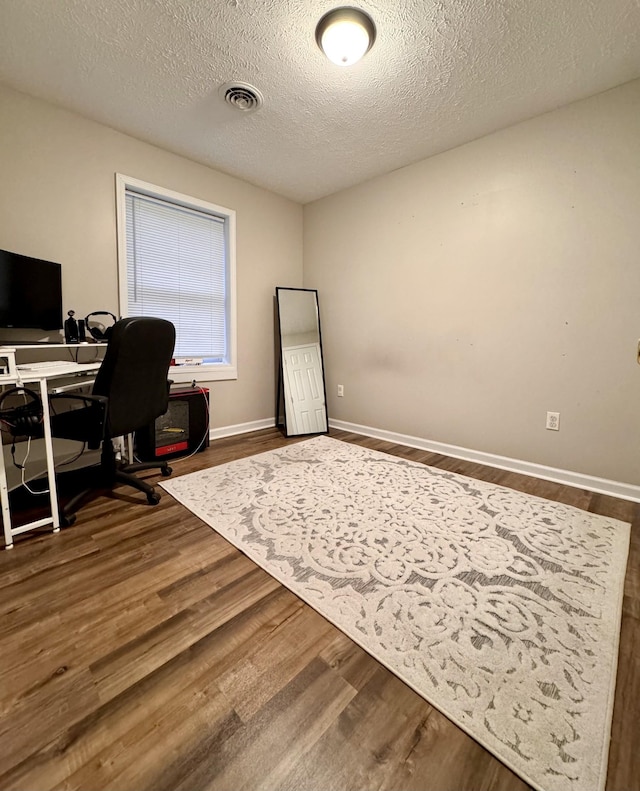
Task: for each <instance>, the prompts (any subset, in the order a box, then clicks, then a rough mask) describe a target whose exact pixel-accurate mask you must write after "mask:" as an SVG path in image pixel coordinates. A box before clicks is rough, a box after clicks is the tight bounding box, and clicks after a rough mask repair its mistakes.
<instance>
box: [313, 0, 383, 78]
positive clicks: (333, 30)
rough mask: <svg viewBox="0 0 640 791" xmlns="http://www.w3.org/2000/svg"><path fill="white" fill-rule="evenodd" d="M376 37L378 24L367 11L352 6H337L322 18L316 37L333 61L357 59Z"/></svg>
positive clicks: (349, 62)
mask: <svg viewBox="0 0 640 791" xmlns="http://www.w3.org/2000/svg"><path fill="white" fill-rule="evenodd" d="M375 40H376V26H375V25H374V24H373V20H372V19H371V17H370V16H369V15H368V14H365V12H364V11H361V10H360V9H359V8H352V7H351V6H344V7H342V8H334V9H333V11H329V12H328V13H327V14H325V15H324V16H323V17H322V19H321V20H320V21H319V22H318V26H317V27H316V41H317V43H318V46H319V47H320V49H321V50H322V51H323V52H324V54H325V55H326V56H327V57H328V58H329V60H330V61H331V62H332V63H335V64H336V65H338V66H351V65H352V64H353V63H357V62H358V61H359V60H360V58H362V57H363V55H365V54H366V53H367V52H368V51H369V50H370V49H371V47H372V45H373V42H374V41H375Z"/></svg>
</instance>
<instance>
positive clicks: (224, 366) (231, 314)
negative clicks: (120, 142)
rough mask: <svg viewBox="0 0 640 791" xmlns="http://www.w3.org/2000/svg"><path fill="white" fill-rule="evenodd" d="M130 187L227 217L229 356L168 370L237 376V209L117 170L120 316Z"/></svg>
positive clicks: (186, 378)
mask: <svg viewBox="0 0 640 791" xmlns="http://www.w3.org/2000/svg"><path fill="white" fill-rule="evenodd" d="M127 190H130V191H132V192H138V193H140V194H141V195H148V196H149V197H152V198H158V199H159V200H165V201H167V202H170V203H176V204H178V205H179V206H185V207H186V208H188V209H196V210H199V211H203V212H205V213H207V214H211V215H214V216H216V217H221V218H222V219H223V220H224V228H225V247H226V253H227V261H226V267H227V321H228V332H229V335H228V339H229V349H228V352H229V354H228V360H227V362H224V363H205V364H203V365H176V366H173V367H172V368H171V370H170V372H169V374H170V378H171V379H172V380H173V381H174V382H191V381H193V380H194V379H198V380H200V381H205V382H213V381H218V380H224V379H237V378H238V364H237V359H238V356H237V355H238V349H237V328H236V322H237V318H236V315H237V311H236V213H235V211H234V210H233V209H226V208H224V207H223V206H216V205H215V204H214V203H208V202H207V201H203V200H200V199H199V198H192V197H190V196H189V195H183V194H182V193H179V192H173V191H172V190H168V189H165V188H164V187H158V186H157V185H155V184H149V183H148V182H146V181H140V179H134V178H131V177H130V176H124V175H123V174H121V173H116V229H117V237H118V296H119V303H120V304H119V310H120V316H128V315H129V314H128V297H127V220H126V218H127V214H126V202H125V196H126V192H127Z"/></svg>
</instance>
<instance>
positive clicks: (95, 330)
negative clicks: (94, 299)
mask: <svg viewBox="0 0 640 791" xmlns="http://www.w3.org/2000/svg"><path fill="white" fill-rule="evenodd" d="M92 316H111V318H112V319H113V324H115V323H116V321H117V320H118V319H116V317H115V316H114V315H113V313H110V312H109V311H108V310H96V311H95V312H94V313H90V314H89V315H88V316H87V318H86V319H85V320H84V326H85V327H86V328H87V330H89V334H90V335H91V337H92V338H95V340H97V341H108V340H109V337H110V336H111V330H112V329H113V324H112V325H111V327H107V328H106V329H105V330H101V329H100V328H99V327H90V326H89V319H90V318H91V317H92Z"/></svg>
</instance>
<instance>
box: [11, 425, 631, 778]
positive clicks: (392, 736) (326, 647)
mask: <svg viewBox="0 0 640 791" xmlns="http://www.w3.org/2000/svg"><path fill="white" fill-rule="evenodd" d="M331 433H332V435H333V436H335V437H337V438H339V439H344V440H347V441H350V442H356V443H358V444H362V445H365V446H367V447H371V448H375V449H378V450H384V451H387V452H390V453H393V454H396V455H399V456H403V457H406V458H410V459H413V460H416V461H423V462H426V463H428V464H431V465H434V466H438V467H441V468H445V469H448V470H453V471H456V472H461V473H463V474H466V475H471V476H473V477H477V478H482V479H485V480H489V481H493V482H495V483H498V484H502V485H505V486H509V487H512V488H515V489H519V490H522V491H526V492H530V493H532V494H536V495H539V496H542V497H547V498H549V499H551V500H558V501H562V502H565V503H569V504H571V505H575V506H577V507H579V508H584V509H586V510H589V511H593V512H596V513H600V514H604V515H608V516H613V517H616V518H619V519H623V520H626V521H632V522H633V529H632V540H631V553H630V557H629V565H628V571H627V578H626V589H625V600H624V617H623V622H622V637H621V646H620V664H619V671H618V686H617V692H616V702H615V713H614V720H613V733H612V742H611V750H610V759H609V775H608V782H607V788H608V789H611V791H614V789H615V791H631V790H632V789H640V750H637V749H636V744H635V742H636V733H637V731H636V728H637V727H638V723H639V722H640V672H639V668H640V659H639V657H640V628H639V620H638V619H639V618H640V511H639V507H638V506H637V505H635V504H633V503H629V502H625V501H622V500H617V499H615V498H612V497H606V496H602V495H595V494H591V493H589V492H586V491H582V490H578V489H571V488H569V487H565V486H561V485H558V484H553V483H546V482H544V481H537V480H534V479H531V478H527V477H525V476H521V475H516V474H513V473H508V472H502V471H499V470H495V469H491V468H487V467H482V466H481V465H477V464H471V463H467V462H461V461H456V460H455V459H450V458H445V457H443V456H437V455H435V454H430V453H426V452H422V451H418V450H412V449H410V448H404V447H401V446H398V445H391V444H390V443H386V442H382V441H378V440H371V439H367V438H364V437H359V436H356V435H353V434H347V433H345V432H340V431H332V432H331ZM291 441H292V440H286V439H284V438H283V437H282V436H281V435H280V433H279V432H277V431H276V430H275V429H274V430H266V431H261V432H257V433H255V434H250V435H244V436H240V437H235V438H230V439H225V440H218V441H216V442H214V443H212V446H211V448H210V449H209V450H207V451H206V452H205V453H201V454H198V455H197V456H194V457H193V458H191V459H188V460H185V461H182V462H178V463H176V464H175V474H184V473H186V472H190V471H192V470H196V469H200V468H202V467H206V466H210V465H213V464H220V463H223V462H226V461H230V460H231V459H236V458H240V457H242V456H247V455H250V454H253V453H256V452H261V451H265V450H269V449H272V448H276V447H279V446H281V445H284V444H286V443H287V442H291ZM151 477H152V478H153V477H154V476H153V474H152V476H151ZM0 613H1V619H0V678H1V682H0V717H1V719H0V788H1V789H28V791H34V790H39V789H42V790H44V789H54V788H55V789H82V791H88V790H93V789H116V790H117V791H126V790H128V789H136V791H138V790H139V789H140V790H141V789H153V791H162V789H167V790H168V791H169V790H171V791H173V790H174V789H176V790H177V789H184V791H196V790H197V789H225V790H226V789H229V791H237V790H238V789H290V790H291V791H305V790H308V791H331V790H332V789H335V791H341V790H343V789H344V790H345V791H346V790H347V789H348V790H349V791H357V790H358V789H362V790H365V791H368V790H369V789H397V791H410V789H416V790H418V789H420V790H421V791H462V790H464V789H468V790H471V789H473V791H483V790H484V791H523V789H527V788H528V786H527V785H526V784H525V783H523V782H522V781H521V780H519V779H518V778H517V777H516V776H515V775H514V774H513V773H511V772H510V771H509V770H508V769H506V768H505V767H504V766H503V765H502V764H501V763H500V762H499V761H497V760H496V759H495V758H493V757H492V756H491V755H490V754H489V753H487V752H486V751H485V750H484V749H483V748H481V747H480V746H478V745H477V744H476V743H475V742H474V741H473V740H472V739H471V738H469V737H468V736H466V735H465V734H464V733H463V732H462V731H460V730H459V729H458V728H456V727H455V726H454V725H452V724H451V723H450V722H449V721H448V720H447V719H446V718H445V717H443V716H442V715H441V714H439V713H438V712H437V711H435V710H434V709H432V708H431V706H429V704H427V703H426V702H425V701H424V700H423V699H422V698H420V697H419V696H418V695H416V694H415V693H414V692H412V691H411V690H409V689H408V688H407V687H406V686H405V685H404V684H403V683H402V682H400V681H398V680H397V679H396V678H395V677H394V676H393V675H392V674H391V673H389V672H388V671H387V670H385V669H384V668H383V667H381V666H380V665H379V664H378V663H377V662H376V661H375V660H373V659H371V658H370V657H369V656H368V655H367V654H366V653H364V652H363V651H362V650H361V649H360V648H358V647H357V646H355V645H354V644H353V643H352V642H351V641H350V640H349V639H348V638H346V637H345V636H344V635H343V634H341V632H339V631H338V630H337V629H335V628H334V627H333V626H331V625H330V624H329V623H327V622H326V621H325V620H324V619H323V618H322V617H321V616H320V615H318V614H317V613H316V612H314V610H312V609H311V608H310V607H308V606H306V605H305V604H303V603H302V602H300V601H299V600H298V599H297V598H296V597H295V596H294V595H293V594H291V593H289V592H288V591H287V590H286V589H285V588H283V587H282V586H281V585H279V584H278V583H277V582H275V581H274V580H273V579H272V578H271V577H269V576H268V575H267V574H266V573H265V572H264V571H262V570H261V569H260V568H258V567H257V566H255V565H254V564H253V563H252V562H251V561H249V560H248V559H247V558H246V557H244V556H243V555H242V554H241V553H240V552H238V551H237V550H236V549H234V548H233V547H232V546H231V545H230V544H228V543H227V542H226V541H225V540H224V539H222V538H221V537H220V536H218V535H217V534H216V533H214V532H213V531H212V530H211V529H210V528H209V527H207V526H205V525H204V524H203V523H201V522H200V521H199V520H198V519H197V518H196V517H195V516H193V515H191V514H190V513H189V512H188V511H187V510H186V509H184V508H183V507H182V506H180V505H179V504H178V503H176V502H175V501H174V500H173V499H172V498H171V497H170V496H169V495H167V494H165V495H164V496H163V498H162V501H161V503H160V504H159V505H157V506H155V507H151V506H147V505H146V502H145V499H144V496H142V495H131V494H129V493H128V492H126V491H125V490H120V491H119V492H118V494H117V496H114V497H111V498H106V497H105V498H100V499H99V500H96V501H95V502H94V503H93V504H91V505H89V506H87V507H85V508H84V509H83V510H82V511H81V512H80V514H79V516H78V521H77V523H76V524H75V525H74V526H73V527H71V528H67V529H64V530H63V531H62V532H61V533H60V534H58V535H57V536H54V535H52V534H51V533H42V534H40V535H31V536H29V537H26V538H22V539H20V540H17V541H16V545H15V548H14V549H13V550H11V551H9V552H5V551H2V552H0Z"/></svg>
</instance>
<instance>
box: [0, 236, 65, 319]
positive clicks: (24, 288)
mask: <svg viewBox="0 0 640 791" xmlns="http://www.w3.org/2000/svg"><path fill="white" fill-rule="evenodd" d="M0 327H16V328H19V329H38V330H59V329H61V328H62V267H61V266H60V264H54V263H53V262H51V261H42V260H41V259H39V258H30V257H29V256H26V255H20V254H19V253H10V252H8V251H7V250H0Z"/></svg>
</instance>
